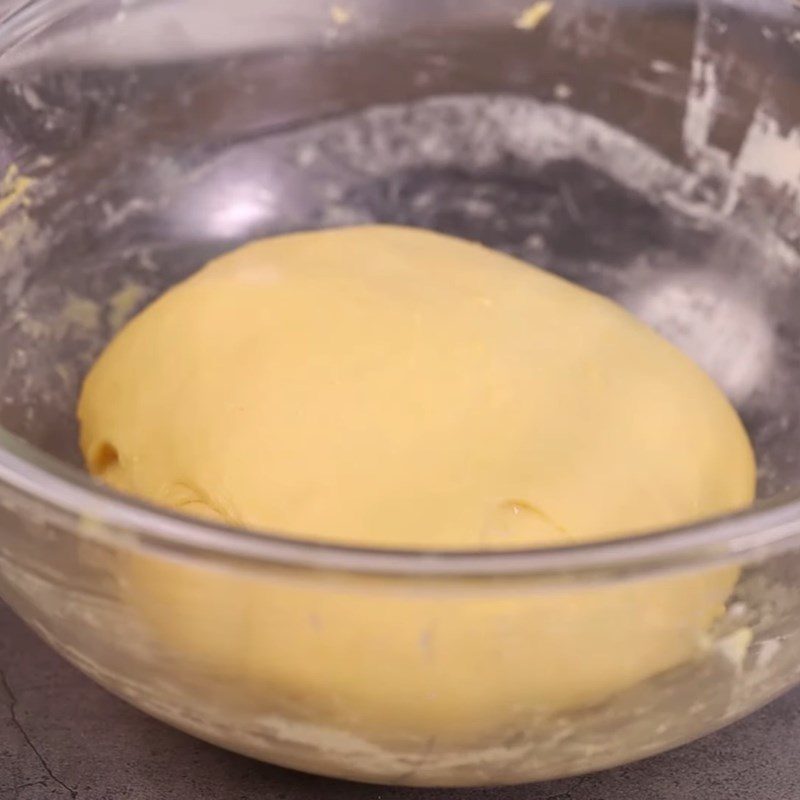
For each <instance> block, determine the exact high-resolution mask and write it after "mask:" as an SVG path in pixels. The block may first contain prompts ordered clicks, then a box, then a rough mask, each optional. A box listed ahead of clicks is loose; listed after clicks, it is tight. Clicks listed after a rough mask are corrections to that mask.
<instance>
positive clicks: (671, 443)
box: [80, 227, 753, 549]
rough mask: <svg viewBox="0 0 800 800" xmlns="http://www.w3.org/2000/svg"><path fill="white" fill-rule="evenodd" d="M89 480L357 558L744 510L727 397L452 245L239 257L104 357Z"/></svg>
mask: <svg viewBox="0 0 800 800" xmlns="http://www.w3.org/2000/svg"><path fill="white" fill-rule="evenodd" d="M80 418H81V421H82V445H83V449H84V452H85V453H86V456H87V459H88V463H89V466H90V468H92V469H93V471H94V472H95V473H96V474H99V475H101V477H104V478H105V479H106V480H107V481H108V482H109V483H111V484H113V485H114V486H116V487H118V488H119V489H122V490H124V491H128V492H132V493H134V494H136V495H139V496H141V497H144V498H147V499H149V500H151V501H153V502H155V503H158V504H160V505H165V506H170V507H173V508H177V509H182V510H186V511H198V512H205V513H208V514H211V515H213V516H218V517H221V518H222V519H224V520H226V521H228V522H231V523H233V524H235V525H239V526H244V527H250V528H256V529H259V528H260V529H265V530H273V531H281V532H290V533H295V534H305V535H308V536H311V537H313V538H315V539H325V540H328V541H335V542H346V543H349V544H361V545H370V546H375V545H378V546H399V547H424V548H434V549H435V548H441V547H444V548H473V547H509V546H521V545H524V546H527V545H537V544H542V545H544V544H553V543H557V542H569V541H582V540H586V539H596V538H600V537H607V536H612V535H617V534H622V533H628V532H633V531H637V532H638V531H642V530H647V529H652V528H657V527H663V526H667V525H670V524H673V523H676V522H685V521H689V520H692V519H696V518H698V517H702V516H707V515H712V514H716V513H719V512H723V511H729V510H731V509H733V508H738V507H740V506H743V505H745V504H747V503H748V502H749V501H750V499H751V497H752V491H753V457H752V453H751V450H750V446H749V443H748V440H747V437H746V435H745V433H744V431H743V429H742V426H741V424H740V422H739V420H738V418H737V416H736V413H735V412H734V410H733V409H732V408H731V407H730V405H729V404H728V402H727V400H726V399H725V397H724V396H723V395H722V394H721V392H720V391H719V390H718V389H717V388H716V387H715V386H714V384H713V383H712V382H711V380H710V379H709V378H708V377H706V375H704V374H703V373H702V372H701V371H700V369H699V368H697V367H696V366H695V365H694V364H692V363H691V362H690V361H689V359H687V358H686V357H685V356H683V355H682V354H681V353H679V352H678V351H677V350H676V349H675V348H673V347H672V346H671V345H669V344H667V343H666V342H665V341H663V340H662V339H660V338H659V337H658V336H657V335H656V334H654V333H653V332H651V331H650V330H649V329H647V328H646V327H645V326H644V325H643V324H641V323H640V322H638V321H637V320H635V319H634V318H633V317H632V316H631V315H629V314H628V313H627V312H625V311H623V310H622V309H621V308H619V307H618V306H616V305H614V304H613V303H611V302H609V301H608V300H605V299H603V298H600V297H599V296H597V295H594V294H591V293H590V292H588V291H585V290H583V289H581V288H578V287H576V286H573V285H571V284H569V283H567V282H565V281H563V280H560V279H559V278H557V277H554V276H553V275H550V274H548V273H545V272H543V271H540V270H537V269H535V268H531V267H528V266H526V265H524V264H522V263H521V262H518V261H516V260H515V259H512V258H510V257H508V256H504V255H501V254H499V253H495V252H492V251H489V250H487V249H485V248H483V247H480V246H477V245H474V244H469V243H467V242H463V241H459V240H456V239H453V238H449V237H445V236H441V235H437V234H433V233H428V232H423V231H418V230H410V229H402V228H391V227H365V228H356V229H346V230H338V231H330V232H319V233H311V234H300V235H291V236H285V237H280V238H276V239H271V240H266V241H261V242H256V243H254V244H251V245H249V246H246V247H244V248H242V249H240V250H238V251H236V252H235V253H232V254H230V255H227V256H225V257H223V258H221V259H219V260H218V261H216V262H214V263H212V264H211V265H209V266H208V267H207V268H206V269H205V270H203V271H201V272H200V273H199V274H197V275H196V276H194V277H193V278H191V279H190V280H188V281H186V282H185V283H183V284H182V285H180V286H178V287H177V288H175V289H173V290H172V291H171V292H168V293H167V294H166V295H165V296H163V297H162V298H161V299H160V300H158V301H157V302H156V303H154V304H153V305H152V306H151V307H150V308H149V309H147V310H146V311H145V312H144V313H143V314H142V315H140V316H139V317H138V318H137V319H135V320H134V321H133V322H132V323H131V324H130V325H129V326H128V327H127V328H126V329H125V330H124V331H122V333H121V334H120V335H119V336H118V337H117V339H116V340H115V341H114V342H113V343H112V344H111V346H110V347H109V348H108V350H107V351H106V353H105V354H104V355H103V356H102V357H101V359H100V360H99V362H98V363H97V365H96V367H95V368H94V370H93V371H92V373H91V374H90V376H89V378H88V380H87V382H86V386H85V390H84V393H83V397H82V400H81V404H80Z"/></svg>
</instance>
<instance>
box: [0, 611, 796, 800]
mask: <svg viewBox="0 0 800 800" xmlns="http://www.w3.org/2000/svg"><path fill="white" fill-rule="evenodd" d="M45 798H48V800H59V799H60V798H67V800H69V798H74V800H126V798H131V800H140V799H141V800H212V799H213V800H251V798H252V800H256V798H258V800H412V798H413V800H798V798H800V690H795V691H794V692H791V693H789V694H788V695H786V696H784V697H783V698H781V699H779V700H777V701H776V702H774V703H772V704H771V705H770V706H768V707H767V708H765V709H763V710H762V711H760V712H759V713H756V714H754V715H752V716H751V717H749V718H748V719H746V720H744V721H742V722H740V723H738V724H736V725H733V726H732V727H730V728H728V729H726V730H724V731H721V732H720V733H717V734H714V735H711V736H708V737H706V738H704V739H702V740H701V741H699V742H696V743H694V744H692V745H689V746H686V747H683V748H680V749H679V750H676V751H673V752H671V753H667V754H665V755H662V756H658V757H656V758H652V759H649V760H648V761H644V762H640V763H639V764H635V765H632V766H628V767H622V768H619V769H615V770H610V771H608V772H604V773H600V774H597V775H591V776H588V777H584V778H575V779H571V780H565V781H557V782H554V783H546V784H544V783H540V784H531V785H528V786H517V787H511V788H496V789H472V790H465V789H452V790H451V789H439V790H428V791H426V790H419V789H417V790H414V789H397V788H392V787H381V786H368V785H360V784H352V783H345V782H342V781H332V780H325V779H323V778H315V777H312V776H308V775H302V774H300V773H296V772H291V771H289V770H284V769H279V768H277V767H270V766H267V765H263V764H259V763H258V762H255V761H251V760H248V759H246V758H242V757H240V756H236V755H233V754H231V753H227V752H225V751H224V750H219V749H217V748H215V747H212V746H210V745H207V744H204V743H203V742H199V741H196V740H194V739H192V738H190V737H188V736H185V735H184V734H182V733H179V732H178V731H174V730H172V729H171V728H168V727H167V726H165V725H162V724H160V723H158V722H155V721H154V720H151V719H149V718H148V717H146V716H145V715H144V714H141V713H140V712H138V711H136V710H135V709H133V708H131V707H130V706H128V705H126V704H125V703H123V702H122V701H120V700H117V699H116V698H115V697H112V696H111V695H110V694H108V693H107V692H105V691H104V690H102V689H100V688H99V687H97V686H96V685H95V684H93V683H92V682H91V681H90V680H89V679H88V678H85V677H84V676H83V675H81V674H80V673H79V672H78V671H77V670H75V669H74V668H73V667H71V666H70V665H69V664H67V663H66V662H65V661H63V660H62V659H61V658H60V657H59V656H57V655H56V654H55V653H53V652H52V651H51V650H50V649H49V648H48V647H47V646H46V645H45V644H44V643H43V642H41V641H40V640H39V639H38V638H37V637H36V636H35V635H34V634H33V633H32V632H31V631H30V630H29V629H28V628H27V627H26V626H25V625H24V624H23V623H21V622H20V621H19V620H18V619H17V618H16V617H15V616H14V615H13V614H12V612H11V611H10V610H9V609H8V608H7V607H5V606H4V605H2V603H0V800H44V799H45Z"/></svg>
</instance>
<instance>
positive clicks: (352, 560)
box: [0, 428, 800, 583]
mask: <svg viewBox="0 0 800 800" xmlns="http://www.w3.org/2000/svg"><path fill="white" fill-rule="evenodd" d="M9 499H12V500H13V501H16V503H13V505H15V506H17V507H18V508H19V510H21V511H22V513H24V512H26V511H30V512H32V513H33V516H34V518H39V519H40V518H42V517H44V519H45V520H47V519H48V517H49V518H50V519H53V520H54V521H55V522H56V524H57V525H58V526H59V527H60V528H61V529H62V530H67V531H68V532H71V533H73V534H75V535H78V536H83V537H86V538H94V539H101V540H103V541H105V542H110V543H111V544H113V545H115V546H120V545H122V546H125V547H134V548H145V549H156V550H158V551H160V552H166V553H167V554H172V555H176V556H190V557H195V558H196V557H200V558H201V559H204V560H211V561H212V562H215V563H224V562H238V563H240V564H241V563H244V564H247V565H249V566H259V565H261V566H264V565H268V566H269V565H271V566H283V567H293V568H303V569H320V570H329V571H334V572H350V573H362V574H373V575H376V574H377V575H395V576H405V577H411V576H413V577H420V578H422V577H434V576H440V577H451V578H468V577H474V578H479V577H484V578H499V577H508V578H511V577H514V576H524V577H528V578H533V577H535V578H539V579H544V580H545V581H555V582H557V583H563V582H564V581H565V580H569V581H574V580H576V579H580V580H582V581H587V582H595V581H600V582H607V581H609V580H614V581H617V580H621V579H632V578H636V577H641V576H644V575H651V574H661V573H671V572H678V571H686V570H694V569H703V568H708V567H710V566H714V565H723V564H730V563H741V562H744V561H747V562H753V561H756V560H759V559H763V558H766V557H768V556H770V555H773V554H775V553H776V552H781V551H783V550H786V549H788V548H789V547H791V546H793V545H795V546H796V545H797V544H798V543H800V497H798V496H796V495H795V494H791V495H787V496H784V497H782V498H776V499H773V500H771V501H768V502H762V503H759V504H757V505H755V506H753V507H751V508H749V509H746V510H743V511H739V512H736V513H732V514H727V515H723V516H719V517H714V518H711V519H708V520H703V521H700V522H697V523H693V524H688V525H680V526H675V527H671V528H667V529H663V530H658V531H645V532H642V533H639V534H636V535H633V536H623V537H617V538H610V539H604V540H601V541H594V542H586V543H579V544H572V545H564V546H560V547H541V548H526V549H522V548H519V549H514V550H485V549H484V550H475V549H471V550H434V549H430V550H428V549H392V548H369V547H365V546H360V545H355V544H345V543H342V544H340V543H329V542H325V541H322V540H315V539H313V538H312V537H311V536H310V535H308V534H306V535H297V534H294V535H293V534H287V533H286V532H281V531H271V530H270V531H261V530H259V531H255V530H247V529H243V528H236V527H231V526H227V525H224V524H218V523H215V522H212V521H206V520H203V519H199V518H194V517H188V516H184V515H181V514H178V513H173V512H171V511H169V510H165V509H161V508H157V507H155V506H152V505H149V504H148V503H146V502H144V501H141V500H139V499H137V498H134V497H131V496H128V495H124V494H121V493H118V492H116V491H114V490H113V489H111V488H109V487H107V486H104V485H102V484H100V483H99V482H97V481H95V480H94V479H93V478H91V477H90V476H89V474H88V473H85V472H83V471H82V470H80V469H78V468H77V467H74V466H72V465H69V464H67V463H64V462H61V461H59V460H58V459H56V458H55V457H53V456H50V455H48V454H47V453H45V452H43V451H41V450H39V449H38V448H35V447H34V446H32V445H30V444H28V443H27V442H25V441H23V440H22V439H20V438H18V437H17V436H15V435H13V434H11V433H9V432H8V431H6V430H5V429H2V428H0V507H1V506H3V505H6V504H7V501H8V500H9ZM48 512H49V513H48ZM65 513H66V515H67V517H66V521H65V518H64V514H65ZM0 536H1V534H0Z"/></svg>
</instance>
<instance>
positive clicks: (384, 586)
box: [0, 0, 800, 785]
mask: <svg viewBox="0 0 800 800" xmlns="http://www.w3.org/2000/svg"><path fill="white" fill-rule="evenodd" d="M0 13H2V19H1V21H0V73H1V74H2V82H1V83H0V109H1V110H0V159H2V162H3V169H4V170H5V177H4V179H3V182H2V199H0V424H1V425H2V428H1V429H0V592H2V596H3V598H4V599H5V600H7V601H8V602H9V603H10V604H11V605H12V606H13V607H14V608H15V609H16V610H17V611H18V612H19V614H20V615H21V616H22V617H23V618H24V619H26V620H27V622H28V623H29V624H30V625H31V626H32V627H33V628H35V630H37V631H38V632H39V633H40V634H41V635H42V636H43V637H44V638H45V639H46V640H47V641H48V642H50V643H51V644H52V645H53V646H54V647H55V648H56V649H57V650H58V651H59V652H61V653H63V654H64V656H65V657H67V658H68V659H69V660H71V661H72V662H73V663H74V664H76V665H77V666H78V667H80V668H81V669H82V670H83V671H84V672H86V673H87V674H88V675H90V676H92V677H93V678H95V679H96V680H97V681H98V682H99V683H101V684H102V685H104V686H106V687H107V688H108V689H110V690H111V691H113V692H115V693H116V694H118V695H119V696H121V697H124V698H125V699H127V700H128V701H130V702H131V703H133V704H134V705H136V706H138V707H139V708H141V709H143V710H145V711H147V712H148V713H150V714H152V715H154V716H156V717H158V718H160V719H162V720H164V721H166V722H168V723H170V724H172V725H175V726H177V727H179V728H181V729H183V730H185V731H188V732H190V733H192V734H195V735H197V736H199V737H202V738H204V739H206V740H208V741H211V742H215V743H218V744H220V745H222V746H225V747H228V748H230V749H232V750H236V751H239V752H241V753H246V754H249V755H252V756H255V757H257V758H260V759H263V760H266V761H269V762H273V763H276V764H282V765H285V766H289V767H295V768H299V769H304V770H308V771H312V772H317V773H320V774H325V775H331V776H339V777H345V778H353V779H359V780H366V781H376V782H384V783H394V784H406V785H477V784H498V783H515V782H522V781H530V780H538V779H550V778H556V777H563V776H569V775H574V774H578V773H582V772H587V771H591V770H596V769H601V768H604V767H609V766H612V765H615V764H619V763H622V762H626V761H630V760H633V759H637V758H641V757H644V756H647V755H650V754H653V753H657V752H660V751H663V750H666V749H668V748H670V747H674V746H676V745H679V744H682V743H684V742H687V741H689V740H691V739H694V738H695V737H698V736H700V735H702V734H704V733H706V732H708V731H711V730H713V729H716V728H719V727H720V726H722V725H725V724H727V723H729V722H731V721H733V720H735V719H737V718H739V717H741V716H742V715H744V714H747V713H748V712H750V711H752V710H753V709H755V708H757V707H759V706H761V705H763V704H764V703H765V702H767V701H768V700H770V699H771V698H773V697H775V696H776V695H777V694H779V693H780V692H782V691H784V690H786V689H787V688H788V687H790V686H792V685H793V684H795V683H796V682H797V681H798V677H800V594H798V592H797V589H796V586H797V580H798V576H800V503H799V502H798V494H797V491H796V487H797V486H798V484H800V464H799V463H798V459H797V452H798V444H800V424H798V422H799V421H800V404H798V402H797V400H796V398H797V397H798V396H800V347H798V344H799V343H800V322H799V321H798V318H797V314H796V309H797V307H798V304H799V303H800V254H799V253H798V242H800V214H799V213H798V188H800V133H798V128H797V127H796V126H797V124H798V115H799V114H800V93H798V91H797V89H798V83H800V55H798V53H797V48H798V42H799V41H800V33H798V31H797V30H796V29H795V27H794V12H793V11H792V10H791V8H789V7H788V6H787V5H785V4H783V3H778V2H774V3H773V2H748V3H742V2H726V3H720V4H716V3H713V2H703V3H702V4H700V5H695V4H693V3H683V2H669V3H655V2H653V3H647V4H634V3H630V2H600V1H599V0H596V1H595V2H574V1H573V0H559V2H558V3H556V4H552V3H550V2H548V1H547V0H539V1H538V2H535V3H533V4H530V3H527V2H525V1H524V0H523V1H522V2H518V1H516V0H515V1H513V2H512V0H496V1H495V2H491V3H487V2H485V0H459V1H458V2H449V1H448V0H405V2H403V3H399V2H392V1H391V0H384V1H383V2H381V0H341V2H337V3H323V2H312V0H306V2H304V3H297V2H284V0H261V1H260V2H259V1H257V0H253V1H252V2H248V0H227V2H226V3H224V4H223V3H216V2H212V0H162V2H157V3H154V2H148V0H128V1H127V2H126V1H125V0H30V1H29V2H25V3H22V2H20V3H11V4H9V3H6V4H4V5H3V6H2V12H0ZM368 221H379V222H394V223H402V224H409V225H416V226H421V227H428V228H433V229H437V230H441V231H444V232H447V233H452V234H456V235H462V236H466V237H468V238H471V239H475V240H478V241H481V242H483V243H485V244H487V245H489V246H491V247H495V248H499V249H502V250H505V251H507V252H510V253H512V254H515V255H517V256H519V257H521V258H523V259H527V260H530V261H532V262H536V263H538V264H540V265H541V266H543V267H546V268H548V269H550V270H553V271H555V272H558V273H560V274H562V275H564V276H565V277H567V278H569V279H571V280H573V281H577V282H579V283H582V284H584V285H586V286H589V287H591V288H592V289H594V290H597V291H600V292H603V293H605V294H607V295H610V296H612V297H614V298H615V299H617V300H618V301H619V302H621V303H623V304H624V305H625V306H627V307H628V308H629V309H631V310H632V311H633V312H634V313H636V314H638V315H639V316H640V317H642V318H643V319H644V320H646V321H647V322H648V323H650V324H651V325H652V326H653V327H655V328H656V329H658V330H659V331H661V332H662V333H663V334H664V335H665V336H667V337H668V338H670V339H672V340H673V341H674V342H675V343H676V344H678V345H679V346H680V347H681V348H683V349H684V350H685V351H686V352H687V353H689V354H690V355H691V356H692V357H693V358H695V359H696V360H697V361H698V362H699V363H700V364H701V365H702V366H703V367H704V368H705V369H706V370H707V371H708V372H709V373H710V374H711V375H712V376H713V377H714V378H715V379H716V380H717V382H718V383H719V384H720V386H722V387H723V389H724V390H725V391H726V392H727V394H728V395H729V397H730V398H731V400H732V401H733V402H734V403H735V404H736V406H737V407H738V409H739V410H740V412H741V414H742V416H743V419H744V420H745V423H746V425H747V427H748V429H749V431H750V434H751V436H752V439H753V442H754V445H755V448H756V451H757V455H758V460H759V501H758V503H757V505H756V507H754V508H753V509H751V510H749V511H747V512H745V513H741V514H738V515H735V516H731V517H727V518H725V519H718V520H711V521H708V522H704V523H702V524H696V525H693V526H689V527H686V528H684V529H682V530H672V531H661V532H651V533H648V534H645V533H643V534H642V535H640V536H637V537H633V538H629V539H624V540H612V541H608V542H603V543H599V544H592V545H582V546H574V547H568V548H561V549H546V550H535V551H526V552H515V553H508V552H492V553H479V552H459V553H453V552H448V553H434V552H394V551H368V550H363V549H355V548H348V547H335V546H323V545H320V544H317V543H314V542H313V541H307V540H301V539H297V538H296V537H291V536H284V535H281V534H279V533H264V534H260V533H253V532H246V531H237V530H229V529H225V528H222V527H219V526H216V525H213V524H206V523H203V522H199V521H197V520H190V519H186V518H182V517H179V516H174V515H171V514H169V513H165V512H162V511H159V510H156V509H153V508H150V507H148V506H146V505H144V504H141V503H138V502H136V501H134V500H130V499H128V498H124V497H120V496H117V495H115V494H113V493H112V492H110V491H108V490H106V489H104V488H103V487H101V486H98V485H96V484H94V483H92V482H91V481H90V480H89V479H88V478H87V477H86V476H85V474H84V473H83V471H82V469H81V461H80V457H79V454H78V452H77V444H76V442H77V436H76V423H75V419H74V407H75V402H76V396H77V391H78V388H79V385H80V381H81V379H82V377H83V375H84V374H85V372H86V370H87V369H88V367H89V365H90V364H91V363H92V361H93V359H94V358H95V357H96V356H97V354H98V353H99V351H100V350H101V348H102V347H103V345H104V343H105V342H106V341H107V340H108V339H109V338H110V336H111V335H112V334H113V332H114V331H115V330H117V329H118V328H119V327H120V326H121V325H122V324H123V323H124V322H125V321H126V320H127V319H128V318H129V317H130V316H131V315H132V314H134V313H135V312H136V311H137V310H138V309H140V308H141V307H142V306H143V305H145V304H146V303H147V302H148V301H150V300H151V299H152V298H154V297H155V296H157V295H158V294H159V293H160V292H162V291H163V290H164V289H165V288H166V287H168V286H170V285H171V284H173V283H175V282H176V281H178V280H180V279H181V278H183V277H184V276H186V275H187V274H189V273H191V272H192V271H194V270H195V269H197V268H198V267H200V266H201V265H202V264H203V263H205V262H206V261H207V260H209V259H210V258H211V257H213V256H215V255H217V254H219V253H221V252H224V251H226V250H230V249H232V248H234V247H235V246H236V245H238V244H239V243H241V242H243V241H245V240H247V239H250V238H253V237H256V236H264V235H269V234H274V233H280V232H285V231H290V230H299V229H309V228H320V227H331V226H339V225H347V224H354V223H360V222H368Z"/></svg>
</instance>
